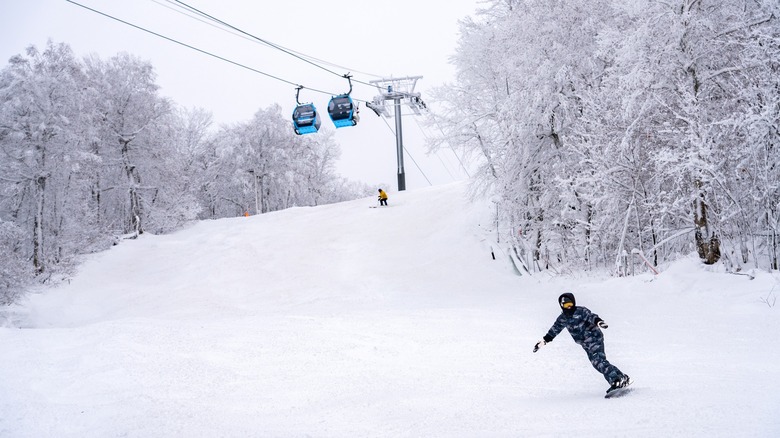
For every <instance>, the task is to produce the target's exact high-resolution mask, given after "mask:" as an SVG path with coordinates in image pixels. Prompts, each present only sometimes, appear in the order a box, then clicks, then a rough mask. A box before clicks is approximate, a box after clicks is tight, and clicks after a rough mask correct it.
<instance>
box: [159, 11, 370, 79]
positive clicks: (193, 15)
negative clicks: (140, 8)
mask: <svg viewBox="0 0 780 438" xmlns="http://www.w3.org/2000/svg"><path fill="white" fill-rule="evenodd" d="M150 1H152V2H153V3H157V4H158V5H160V6H162V7H164V8H166V9H169V10H171V11H173V12H176V13H177V14H181V15H183V16H185V17H188V18H191V19H193V20H197V21H200V22H201V23H203V24H205V25H207V26H211V27H213V28H215V29H217V30H221V31H223V32H226V33H229V34H231V35H233V36H237V37H239V38H243V39H245V40H247V41H251V42H254V43H256V44H261V45H264V46H266V47H271V48H276V47H281V48H283V49H285V50H288V51H290V52H292V53H295V54H297V55H300V56H302V57H304V58H306V59H310V60H314V61H317V62H320V63H322V64H326V65H330V66H332V67H338V68H341V69H344V70H347V71H354V72H357V73H360V74H363V75H366V76H373V77H376V78H381V77H383V76H381V75H377V74H374V73H368V72H364V71H360V70H358V69H354V68H349V67H345V66H343V65H339V64H334V63H332V62H329V61H327V60H324V59H321V58H317V57H316V56H311V55H307V54H305V53H302V52H299V51H297V50H293V49H290V48H288V47H284V46H281V45H279V44H273V45H270V44H268V43H266V42H264V41H260V40H257V39H255V38H252V37H249V36H247V35H242V34H240V33H238V32H237V31H234V30H231V29H226V28H225V27H221V26H218V25H216V24H214V23H210V22H209V21H214V20H211V19H210V18H209V19H208V20H206V19H204V18H202V14H199V13H195V12H192V11H191V10H189V11H188V10H187V9H185V8H184V7H182V6H181V5H178V4H176V1H175V0H150ZM163 3H168V5H166V4H163ZM198 15H201V17H199V16H198Z"/></svg>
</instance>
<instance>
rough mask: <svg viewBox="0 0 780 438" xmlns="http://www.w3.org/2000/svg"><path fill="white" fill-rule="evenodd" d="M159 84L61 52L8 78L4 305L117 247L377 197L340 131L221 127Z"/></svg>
mask: <svg viewBox="0 0 780 438" xmlns="http://www.w3.org/2000/svg"><path fill="white" fill-rule="evenodd" d="M155 79H156V78H155V73H154V69H153V67H152V66H151V65H150V64H149V63H148V62H146V61H143V60H141V59H139V58H136V57H134V56H132V55H129V54H125V53H123V54H118V55H116V56H114V57H111V58H110V59H100V58H99V57H96V56H90V57H87V58H84V59H77V58H76V57H75V56H74V54H73V52H72V50H71V48H70V47H69V46H68V45H67V44H64V43H53V42H49V43H48V44H47V45H46V47H45V48H42V49H38V48H36V47H34V46H31V47H29V48H28V49H27V50H26V51H25V53H24V54H20V55H17V56H14V57H13V58H11V59H10V60H9V62H8V65H6V66H5V67H4V68H3V69H2V70H1V71H0V304H3V303H9V302H12V301H13V300H14V299H16V298H18V295H19V294H20V292H21V290H22V286H23V285H25V284H30V282H31V281H33V280H37V281H40V282H46V281H49V280H52V279H57V278H62V277H63V276H66V275H68V273H69V272H70V271H71V270H72V268H73V267H74V266H75V264H76V263H77V257H78V255H80V254H84V253H90V252H95V251H100V250H103V249H106V248H108V247H110V246H111V245H113V244H115V243H116V242H117V241H118V240H119V239H123V238H132V237H134V236H137V235H139V234H141V233H144V232H150V233H165V232H169V231H172V230H175V229H177V228H179V227H181V226H182V225H183V224H185V223H187V222H188V221H192V220H196V219H216V218H223V217H231V216H240V215H244V214H247V213H249V214H257V213H265V212H270V211H274V210H280V209H284V208H287V207H291V206H311V205H320V204H327V203H332V202H338V201H343V200H347V199H353V198H356V197H359V196H366V195H368V194H369V193H373V191H371V190H369V188H368V187H367V186H366V185H365V184H359V183H352V182H349V181H347V180H345V179H344V178H342V177H340V176H338V175H337V174H336V173H335V171H334V168H335V164H336V160H337V159H338V157H339V153H340V150H339V147H338V145H337V144H336V142H335V141H334V139H333V132H330V133H328V132H323V133H320V135H317V136H297V135H295V134H294V132H293V130H292V128H291V123H290V120H289V117H287V116H286V115H283V114H281V108H280V107H279V106H277V105H273V106H270V107H268V108H266V109H260V110H259V111H257V113H256V114H255V115H254V117H253V118H252V119H251V120H249V121H247V122H244V123H237V124H234V125H231V126H223V127H219V128H215V127H214V126H212V125H213V123H212V118H211V114H210V113H209V112H207V111H206V110H201V109H192V110H187V109H182V108H180V107H178V106H177V105H176V104H175V102H172V101H171V100H170V99H167V98H164V97H161V96H160V94H159V93H158V89H159V87H158V85H156V83H155Z"/></svg>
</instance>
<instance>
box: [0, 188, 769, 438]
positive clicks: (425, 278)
mask: <svg viewBox="0 0 780 438" xmlns="http://www.w3.org/2000/svg"><path fill="white" fill-rule="evenodd" d="M463 191H464V185H462V184H451V185H447V186H441V187H432V188H428V189H422V190H417V191H409V192H403V193H391V194H390V204H391V205H392V208H387V209H382V208H377V209H370V208H366V205H367V204H369V205H370V203H371V201H372V198H367V199H361V200H356V201H350V202H345V203H341V204H336V205H327V206H320V207H313V208H294V209H290V210H285V211H280V212H275V213H270V214H266V215H261V216H254V217H249V218H243V217H242V218H235V219H224V220H218V221H204V222H199V223H196V224H194V225H192V226H191V227H189V228H188V229H185V230H182V231H179V232H177V233H174V234H171V235H166V236H142V237H141V238H140V239H138V240H135V241H125V242H123V243H122V244H121V245H119V246H117V247H114V248H112V249H111V250H110V251H107V252H104V253H101V254H95V255H92V256H90V257H89V258H88V259H87V260H86V262H85V263H84V265H83V266H82V267H81V269H80V271H79V273H78V275H76V276H75V277H74V278H73V279H72V281H71V282H70V284H66V285H62V286H60V287H58V288H56V289H49V290H41V291H39V292H38V293H37V294H35V295H33V296H31V297H30V298H29V299H28V300H27V301H26V302H24V303H22V304H20V305H19V306H15V307H12V308H8V309H4V310H3V313H2V314H0V318H4V319H0V325H3V326H4V327H3V328H0V345H2V351H3V354H2V355H0V437H14V438H16V437H20V438H21V437H30V438H40V437H120V436H121V437H254V436H257V437H300V436H314V437H402V436H415V437H417V436H425V437H518V436H529V437H559V436H601V437H612V436H615V437H618V436H621V437H622V436H625V437H661V436H663V437H675V436H677V437H712V436H728V437H737V436H739V437H769V436H780V416H778V412H777V408H778V406H780V373H778V372H777V366H778V363H780V340H778V333H780V330H778V329H779V328H780V323H778V318H780V314H779V313H778V312H780V309H778V308H777V307H770V306H768V305H767V304H766V303H763V302H762V301H761V298H762V297H767V296H768V295H769V294H772V293H774V294H775V295H776V294H777V293H778V290H780V286H778V285H780V277H779V276H778V275H777V273H774V274H768V273H761V272H758V274H757V277H756V279H755V280H752V281H751V280H748V278H747V277H745V276H736V275H728V274H723V273H719V272H715V271H713V272H711V271H709V270H708V269H706V268H705V267H704V266H702V265H700V264H699V263H698V262H697V261H696V260H695V258H693V257H689V258H686V259H683V260H681V261H678V262H676V263H673V264H672V265H670V266H664V267H662V268H663V270H662V273H661V275H659V276H657V277H653V276H652V275H651V274H641V275H638V276H635V277H629V278H598V277H595V276H593V277H590V276H586V275H577V276H574V277H567V278H562V277H561V278H555V279H550V278H549V276H547V275H545V274H539V275H535V276H533V277H528V276H526V277H518V276H516V275H514V274H513V273H512V269H511V268H510V266H508V264H507V263H508V262H507V261H505V260H503V259H502V257H500V256H499V257H498V259H497V260H493V259H492V257H491V256H490V250H491V247H490V244H491V239H494V234H491V232H490V230H491V227H492V223H491V222H492V218H491V217H490V209H488V208H487V207H486V206H485V205H481V204H475V205H472V204H469V203H467V202H466V201H465V200H464V196H463V194H462V193H463ZM564 291H572V292H574V293H575V295H576V296H577V300H578V304H580V305H583V306H586V307H588V308H590V309H591V310H592V311H594V312H595V313H598V314H599V315H600V316H601V317H602V318H604V319H605V320H606V321H607V322H608V323H609V329H607V330H606V331H605V340H606V350H607V356H608V358H609V360H610V361H611V362H612V363H614V364H615V365H617V366H618V367H619V368H621V369H622V370H623V371H624V372H626V373H628V374H629V375H631V376H632V377H633V379H634V380H635V383H634V385H633V386H634V391H633V392H632V393H631V394H628V395H627V396H625V397H621V398H616V399H610V400H605V399H604V397H603V396H604V392H605V390H606V389H607V384H606V382H605V381H604V380H603V378H602V377H601V376H600V375H599V374H598V373H597V372H596V371H595V370H593V369H592V368H591V366H590V364H589V362H588V361H587V357H586V355H585V353H584V352H583V351H582V349H581V348H580V347H579V346H577V345H575V344H574V342H573V341H572V340H571V338H570V337H569V336H568V334H567V333H566V332H564V333H561V335H559V336H558V337H557V338H556V339H555V341H554V342H552V343H550V344H548V345H546V346H545V347H543V348H542V349H541V350H540V351H539V352H538V353H535V354H534V353H532V352H531V350H532V348H533V345H534V343H535V342H536V341H538V340H539V339H540V338H541V337H542V336H543V335H544V334H545V333H546V331H547V330H548V329H549V327H550V325H551V324H552V323H553V321H554V319H555V317H556V316H557V313H558V312H559V310H558V306H557V304H556V298H557V296H558V295H559V294H560V293H561V292H564ZM3 321H5V322H4V323H3Z"/></svg>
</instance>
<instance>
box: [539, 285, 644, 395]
mask: <svg viewBox="0 0 780 438" xmlns="http://www.w3.org/2000/svg"><path fill="white" fill-rule="evenodd" d="M558 304H559V305H560V306H561V314H560V316H558V319H556V320H555V323H554V324H553V325H552V327H550V330H549V331H548V332H547V334H546V335H544V338H542V340H541V341H539V342H537V343H536V345H535V346H534V353H536V352H537V351H539V348H541V347H542V346H544V345H545V344H547V343H549V342H552V340H553V339H555V337H556V336H557V335H558V333H560V332H561V331H562V330H563V329H564V328H565V329H567V330H569V334H570V335H571V337H572V338H574V342H576V343H577V344H579V345H580V346H581V347H582V348H583V350H585V353H587V354H588V359H590V363H591V365H593V368H595V369H596V371H598V372H600V373H601V374H603V375H604V378H605V379H606V380H607V382H609V385H610V386H609V389H607V395H609V394H610V393H611V392H612V391H615V390H616V389H620V388H623V387H625V386H628V385H629V384H631V379H630V378H629V377H628V375H626V374H623V372H622V371H620V370H619V369H618V368H617V367H616V366H615V365H612V364H611V363H609V361H607V355H606V353H605V352H604V334H603V333H601V329H606V328H607V327H608V326H607V323H606V322H604V320H603V319H601V318H599V316H598V315H596V314H595V313H593V312H591V311H590V309H588V308H587V307H582V306H577V303H576V301H575V299H574V294H572V293H570V292H566V293H564V294H561V296H560V297H558Z"/></svg>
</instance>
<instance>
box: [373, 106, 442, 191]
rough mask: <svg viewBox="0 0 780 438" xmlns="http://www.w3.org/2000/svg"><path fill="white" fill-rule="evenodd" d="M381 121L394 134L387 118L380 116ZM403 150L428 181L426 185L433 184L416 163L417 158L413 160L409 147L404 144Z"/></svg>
mask: <svg viewBox="0 0 780 438" xmlns="http://www.w3.org/2000/svg"><path fill="white" fill-rule="evenodd" d="M382 121H383V122H385V125H387V129H389V130H390V132H391V133H392V134H393V136H395V131H393V128H392V127H391V126H390V124H389V123H387V119H386V118H385V117H382ZM404 152H406V155H408V156H409V158H411V160H412V163H414V165H415V167H417V170H419V171H420V174H422V176H423V178H425V180H426V181H428V185H429V186H432V185H433V184H432V183H431V180H429V179H428V176H427V175H426V174H425V172H423V170H422V169H421V168H420V165H419V164H417V160H415V159H414V157H413V156H412V154H410V153H409V149H406V146H404Z"/></svg>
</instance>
